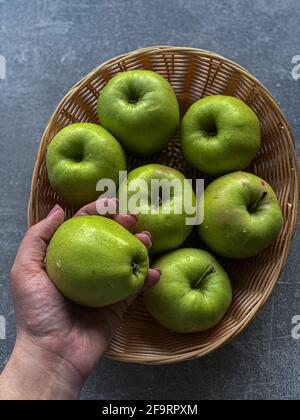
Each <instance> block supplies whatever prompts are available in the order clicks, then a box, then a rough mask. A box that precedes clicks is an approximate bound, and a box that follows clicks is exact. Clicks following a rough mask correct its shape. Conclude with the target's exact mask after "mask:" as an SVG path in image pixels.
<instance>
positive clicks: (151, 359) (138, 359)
mask: <svg viewBox="0 0 300 420" xmlns="http://www.w3.org/2000/svg"><path fill="white" fill-rule="evenodd" d="M154 51H163V52H164V53H170V54H171V53H175V52H184V53H189V52H190V53H193V54H199V55H201V56H202V57H207V58H210V59H219V60H222V62H224V63H226V64H229V65H230V66H231V67H232V68H234V69H236V70H237V71H238V72H239V73H242V74H244V75H246V76H247V78H248V79H250V80H251V81H252V82H253V83H255V85H257V86H258V87H259V88H260V89H262V90H263V91H264V94H265V95H266V97H267V98H268V100H269V101H270V102H271V103H272V106H273V107H274V109H275V110H276V111H277V112H278V114H279V115H280V117H281V120H282V125H283V127H284V129H285V130H286V132H287V140H288V146H289V147H291V148H292V149H293V150H294V153H293V162H292V164H293V168H294V171H293V175H294V179H293V181H294V190H293V193H294V195H293V202H292V203H291V205H292V206H293V212H295V213H296V217H295V218H294V220H293V223H292V225H291V226H290V229H289V231H288V236H287V237H286V242H287V246H286V247H285V250H284V252H283V255H282V258H281V260H280V264H278V265H277V266H276V268H275V269H274V279H275V280H274V281H272V282H270V284H269V285H268V288H267V289H266V290H265V292H264V293H263V294H262V298H261V300H260V302H259V305H258V304H256V305H254V307H253V308H252V309H251V310H250V311H249V312H248V313H247V315H246V316H245V317H244V318H243V320H242V321H241V322H239V323H238V324H237V327H236V328H234V330H233V331H232V333H230V334H228V335H226V337H224V338H223V339H222V340H220V339H219V341H218V343H217V344H215V343H213V342H212V343H211V345H210V346H207V347H206V350H205V351H200V350H199V349H198V350H190V351H186V352H184V353H182V354H180V355H178V354H174V355H172V354H169V355H168V356H162V355H159V356H149V354H145V355H144V357H142V356H140V355H139V356H137V355H135V354H130V353H127V354H120V353H117V352H115V351H113V350H111V349H109V350H108V351H107V353H106V356H107V357H109V358H112V359H115V360H120V361H125V362H132V363H143V364H147V363H148V364H169V363H175V362H181V361H183V360H188V359H193V358H196V357H200V356H201V357H202V356H205V355H207V354H209V353H210V352H212V351H214V350H217V349H219V348H220V347H222V346H224V345H225V344H226V343H228V341H231V340H233V339H234V338H235V337H236V336H237V335H238V334H240V332H241V331H242V330H244V329H245V328H246V327H247V326H248V325H249V323H250V322H251V321H252V320H253V319H254V318H255V317H256V315H257V314H258V312H259V311H260V310H261V309H262V307H263V306H264V305H265V303H266V301H267V300H268V298H269V297H270V295H271V293H272V291H273V289H274V287H275V285H276V283H277V281H278V279H279V277H280V275H281V273H282V271H283V269H284V267H285V264H286V261H287V258H288V254H289V251H290V248H291V245H292V238H293V236H294V233H295V230H296V223H297V211H298V200H299V182H300V181H299V166H298V161H297V157H296V152H295V139H294V136H293V133H292V130H291V128H290V126H289V123H288V121H287V119H286V117H285V115H284V114H283V112H282V111H281V109H280V107H279V105H278V104H277V102H276V100H275V98H274V97H273V95H272V94H271V92H270V91H269V90H268V89H267V88H266V87H265V86H264V85H263V84H262V83H261V82H260V81H259V80H258V79H257V78H256V77H255V76H253V75H252V74H251V73H249V72H248V71H247V70H246V69H245V68H244V67H242V66H240V65H239V64H237V63H235V62H234V61H232V60H229V59H227V58H225V57H223V56H221V55H219V54H216V53H214V52H211V51H207V50H203V49H198V48H186V47H176V46H152V47H146V48H141V49H138V50H135V51H132V52H128V53H124V54H121V55H118V56H116V57H114V58H111V59H109V60H107V61H105V62H104V63H103V64H101V65H99V66H97V67H96V68H94V69H93V70H91V71H90V72H89V73H88V74H87V75H86V76H85V77H83V78H82V79H81V80H80V81H78V82H77V83H76V84H75V85H73V87H71V88H70V89H69V91H68V92H67V94H66V95H65V96H64V97H63V98H62V99H61V101H60V102H59V104H58V105H57V107H56V109H55V110H54V112H53V113H52V115H51V117H50V118H49V121H48V123H47V126H46V128H45V130H44V133H43V135H42V138H41V142H40V145H39V148H38V153H37V156H36V160H35V165H34V170H33V176H32V181H31V190H30V198H29V203H28V213H27V217H28V226H29V227H30V226H32V225H33V222H34V220H33V211H32V210H33V195H34V186H35V185H36V182H37V180H38V176H39V170H40V165H39V157H40V155H41V150H42V145H43V140H44V139H45V138H46V137H47V136H48V133H49V131H50V130H51V127H52V123H53V121H54V119H55V117H56V115H57V114H59V113H60V111H61V109H62V108H63V106H64V104H65V103H66V101H67V100H69V99H71V98H72V96H73V95H76V93H77V92H78V91H79V90H80V89H81V88H82V86H83V85H85V84H86V83H88V82H89V80H92V79H93V77H94V76H95V74H96V73H98V72H99V71H104V70H105V69H106V68H108V67H109V66H111V65H113V64H115V63H119V62H120V61H121V60H122V59H125V58H126V59H128V58H130V59H132V58H135V57H136V56H138V57H140V56H141V55H147V54H151V53H153V52H154Z"/></svg>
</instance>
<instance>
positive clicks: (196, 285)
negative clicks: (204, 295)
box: [193, 265, 216, 289]
mask: <svg viewBox="0 0 300 420" xmlns="http://www.w3.org/2000/svg"><path fill="white" fill-rule="evenodd" d="M215 272H216V269H215V267H214V266H213V265H209V266H208V267H207V269H206V270H205V271H204V273H203V274H202V276H201V277H200V278H199V279H198V280H196V281H195V283H194V285H193V288H194V289H199V288H200V285H201V283H202V281H203V280H204V279H206V277H207V276H209V275H210V274H211V273H215Z"/></svg>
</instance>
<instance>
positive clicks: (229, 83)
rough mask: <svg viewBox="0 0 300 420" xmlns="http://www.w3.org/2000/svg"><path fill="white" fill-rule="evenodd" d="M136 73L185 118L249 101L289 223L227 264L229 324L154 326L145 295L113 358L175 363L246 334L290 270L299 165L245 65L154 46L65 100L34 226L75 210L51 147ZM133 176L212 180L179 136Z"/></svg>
mask: <svg viewBox="0 0 300 420" xmlns="http://www.w3.org/2000/svg"><path fill="white" fill-rule="evenodd" d="M133 69H149V70H154V71H156V72H158V73H160V74H161V75H162V76H164V77H165V78H166V79H168V80H169V82H170V83H171V85H172V86H173V88H174V90H175V92H176V95H177V98H178V101H179V104H180V109H181V114H182V115H183V114H184V113H185V111H186V110H187V109H188V107H189V106H190V105H191V104H192V103H193V102H195V101H196V100H198V99H200V98H201V97H203V96H208V95H216V94H223V95H231V96H236V97H238V98H240V99H242V100H243V101H244V102H246V103H247V104H248V105H249V106H250V107H251V108H252V109H253V110H254V111H255V112H256V114H257V115H258V117H259V119H260V122H261V128H262V147H261V149H260V151H259V152H258V154H257V156H256V158H255V160H254V161H253V162H252V164H251V166H250V167H249V168H248V170H249V171H250V172H253V173H255V174H256V175H258V176H260V177H262V178H264V179H265V180H266V181H268V182H269V183H270V184H271V186H272V187H273V188H274V189H275V191H276V193H277V196H278V199H279V202H280V205H281V208H282V211H283V214H284V217H285V224H284V227H283V229H282V231H281V233H280V235H279V237H278V239H277V241H276V242H275V243H274V244H273V245H272V246H271V247H270V248H268V249H267V250H266V251H264V252H263V253H261V254H259V255H258V256H256V257H253V258H251V259H247V260H242V261H233V260H232V261H229V260H221V263H223V265H224V266H225V268H226V270H227V271H228V273H229V275H230V277H231V280H232V284H233V295H234V298H233V304H232V306H231V308H230V310H229V312H228V313H227V315H226V317H225V318H224V319H223V320H222V322H221V323H220V324H219V325H218V326H217V327H215V328H214V329H212V330H210V331H208V332H205V333H195V334H187V335H183V334H176V333H173V332H171V331H168V330H166V329H165V328H163V327H161V326H160V325H158V324H157V323H156V321H154V319H153V318H152V317H151V316H150V315H149V313H148V312H147V311H146V309H145V307H144V305H143V299H142V297H140V298H139V299H138V300H137V301H136V303H135V304H134V305H133V306H132V307H131V308H130V309H129V311H128V313H127V315H126V316H125V319H124V322H123V324H122V325H121V327H120V328H119V329H118V330H117V332H116V334H115V336H114V338H113V340H112V343H111V346H110V348H109V349H108V351H107V355H108V356H109V357H112V358H116V359H119V360H123V361H130V362H139V363H156V364H162V363H172V362H177V361H180V360H185V359H191V358H195V357H200V356H203V355H206V354H208V353H209V352H211V351H213V350H215V349H217V348H219V347H220V346H222V345H224V344H225V343H226V342H228V341H230V340H231V339H233V338H234V337H235V336H236V335H237V334H239V333H240V332H241V331H242V330H243V329H244V328H245V327H246V326H247V325H248V324H249V322H250V321H251V320H252V319H253V318H254V316H255V315H256V314H257V312H258V310H259V309H260V308H261V307H262V306H263V304H264V303H265V302H266V300H267V298H268V297H269V295H270V293H271V291H272V289H273V288H274V286H275V284H276V282H277V280H278V278H279V275H280V273H281V271H282V270H283V268H284V265H285V262H286V259H287V256H288V252H289V249H290V245H291V240H292V237H293V234H294V231H295V226H296V217H297V205H298V182H299V180H298V166H297V159H296V154H295V144H294V140H293V137H292V134H291V131H290V129H289V127H288V124H287V122H286V120H285V118H284V116H283V115H282V113H281V111H280V109H279V107H278V105H277V104H276V102H275V100H274V99H273V97H272V96H271V94H270V93H269V92H268V91H267V90H266V89H265V88H264V86H262V84H261V83H260V82H259V81H258V80H256V79H255V78H254V77H253V76H251V75H250V74H249V73H248V72H247V71H246V70H245V69H243V68H242V67H240V66H239V65H237V64H235V63H233V62H231V61H229V60H227V59H225V58H223V57H221V56H218V55H216V54H213V53H210V52H207V51H203V50H198V49H188V48H176V47H152V48H146V49H142V50H138V51H135V52H132V53H129V54H124V55H122V56H119V57H116V58H114V59H112V60H110V61H108V62H106V63H104V64H103V65H101V66H100V67H98V68H96V69H95V70H94V71H92V72H91V73H90V74H89V75H88V76H87V77H85V78H84V79H83V80H82V81H80V82H79V83H77V84H76V85H75V86H74V87H73V88H72V89H71V90H70V91H69V93H68V94H67V95H66V96H65V98H64V99H63V100H62V101H61V103H60V104H59V105H58V107H57V109H56V110H55V112H54V114H53V115H52V117H51V119H50V121H49V123H48V126H47V128H46V130H45V132H44V135H43V137H42V140H41V144H40V148H39V152H38V155H37V159H36V164H35V168H34V174H33V179H32V188H31V197H30V202H29V208H28V222H29V225H30V226H31V225H33V224H35V223H37V222H39V221H40V220H41V219H43V218H44V217H45V216H46V215H47V214H48V212H49V210H50V209H51V208H52V207H53V205H54V204H56V203H60V204H61V205H62V206H63V207H64V208H65V211H66V215H67V217H70V216H72V214H73V213H74V211H75V209H74V208H71V207H68V206H66V205H65V203H64V202H63V201H62V200H61V199H60V197H58V196H57V195H56V194H55V192H54V191H53V190H52V188H51V186H50V184H49V181H48V177H47V170H46V164H45V155H46V150H47V145H48V144H49V143H50V142H51V140H52V139H53V137H54V136H55V135H56V134H57V133H58V131H60V130H61V129H62V128H63V127H65V126H66V125H69V124H72V123H75V122H93V123H99V121H98V119H97V113H96V105H97V99H98V96H99V92H100V91H101V90H102V89H103V87H104V86H105V84H106V83H107V81H108V80H109V79H111V78H112V77H113V76H114V75H116V74H118V73H120V72H122V71H125V70H133ZM127 159H128V167H129V170H130V169H132V168H134V167H137V166H140V165H142V164H146V163H150V162H157V163H163V164H165V165H168V166H171V167H174V168H176V169H178V170H180V171H182V172H183V173H184V174H185V176H186V177H187V178H193V179H195V178H204V179H205V180H206V181H209V177H207V176H205V175H203V174H202V173H201V172H198V171H195V170H193V169H192V168H191V167H190V166H189V165H188V164H187V163H186V162H185V160H184V159H183V157H182V155H181V152H180V146H179V132H178V133H177V134H176V135H175V136H174V138H173V139H172V141H171V142H170V144H169V145H168V147H167V148H166V149H165V150H164V151H163V152H161V153H159V154H157V155H156V156H154V157H152V158H149V159H144V160H141V159H139V158H134V157H133V156H131V155H128V156H127Z"/></svg>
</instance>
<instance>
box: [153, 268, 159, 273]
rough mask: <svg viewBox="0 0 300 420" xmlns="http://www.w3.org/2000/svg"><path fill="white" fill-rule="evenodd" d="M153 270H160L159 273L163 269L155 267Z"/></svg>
mask: <svg viewBox="0 0 300 420" xmlns="http://www.w3.org/2000/svg"><path fill="white" fill-rule="evenodd" d="M153 270H156V271H158V272H159V274H161V269H160V268H158V267H155V268H153Z"/></svg>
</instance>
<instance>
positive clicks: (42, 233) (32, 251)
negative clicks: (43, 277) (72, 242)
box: [15, 205, 65, 268]
mask: <svg viewBox="0 0 300 420" xmlns="http://www.w3.org/2000/svg"><path fill="white" fill-rule="evenodd" d="M64 218H65V214H64V211H63V209H62V208H61V207H60V206H58V205H56V206H55V207H54V208H53V209H52V210H51V211H50V213H49V214H48V216H47V217H46V219H44V220H42V221H41V222H39V223H37V224H36V225H34V226H32V227H31V228H30V229H29V230H28V231H27V233H26V235H25V237H24V239H23V241H22V242H21V245H20V248H19V250H18V253H17V257H16V260H15V265H20V266H23V267H24V266H28V264H31V266H32V263H35V264H37V265H38V266H39V268H41V267H42V266H43V263H44V259H45V255H46V251H47V246H48V244H49V241H50V239H51V238H52V236H53V235H54V233H55V232H56V230H57V229H58V228H59V226H60V225H61V224H62V223H63V222H64ZM36 267H37V266H36Z"/></svg>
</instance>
